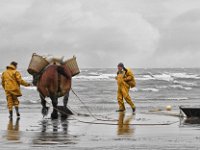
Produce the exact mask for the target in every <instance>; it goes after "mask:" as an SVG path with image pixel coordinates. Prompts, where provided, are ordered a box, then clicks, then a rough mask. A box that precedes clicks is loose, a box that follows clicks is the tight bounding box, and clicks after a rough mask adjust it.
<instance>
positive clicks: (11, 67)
mask: <svg viewBox="0 0 200 150" xmlns="http://www.w3.org/2000/svg"><path fill="white" fill-rule="evenodd" d="M7 69H12V70H15V69H16V67H15V66H14V65H9V66H7Z"/></svg>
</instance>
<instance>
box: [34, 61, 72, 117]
mask: <svg viewBox="0 0 200 150" xmlns="http://www.w3.org/2000/svg"><path fill="white" fill-rule="evenodd" d="M71 85H72V74H71V72H70V70H69V68H68V67H67V66H66V65H57V64H50V65H48V66H47V67H46V68H45V69H44V70H43V71H42V73H41V74H40V76H39V78H38V80H37V83H36V86H37V90H38V92H39V95H40V99H41V105H42V114H43V116H46V115H47V114H48V107H47V106H46V100H45V98H47V97H49V98H50V99H51V101H52V105H53V112H52V113H51V118H52V119H57V118H58V98H59V97H62V96H64V98H63V106H64V108H66V110H67V112H68V113H69V114H70V115H71V114H72V112H71V111H70V110H69V109H68V108H67V103H68V99H69V92H70V89H71ZM61 114H62V117H66V114H63V113H62V112H61Z"/></svg>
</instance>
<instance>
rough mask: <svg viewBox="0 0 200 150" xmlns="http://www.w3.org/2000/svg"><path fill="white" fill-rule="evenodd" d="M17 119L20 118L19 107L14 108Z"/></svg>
mask: <svg viewBox="0 0 200 150" xmlns="http://www.w3.org/2000/svg"><path fill="white" fill-rule="evenodd" d="M15 110H16V115H17V118H20V113H19V107H15Z"/></svg>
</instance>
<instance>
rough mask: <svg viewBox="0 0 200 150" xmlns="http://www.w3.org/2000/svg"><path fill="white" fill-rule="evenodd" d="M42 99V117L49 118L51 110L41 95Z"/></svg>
mask: <svg viewBox="0 0 200 150" xmlns="http://www.w3.org/2000/svg"><path fill="white" fill-rule="evenodd" d="M40 99H41V105H42V115H43V116H47V115H48V111H49V108H48V107H47V106H46V100H45V97H44V96H42V95H41V94H40Z"/></svg>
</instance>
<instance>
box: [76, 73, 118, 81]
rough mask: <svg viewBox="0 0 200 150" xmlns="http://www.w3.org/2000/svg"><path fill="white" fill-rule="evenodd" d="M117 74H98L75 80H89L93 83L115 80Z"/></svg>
mask: <svg viewBox="0 0 200 150" xmlns="http://www.w3.org/2000/svg"><path fill="white" fill-rule="evenodd" d="M115 76H116V74H97V73H92V74H90V75H78V76H75V77H74V79H76V80H77V79H79V80H88V81H93V80H114V78H115Z"/></svg>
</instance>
